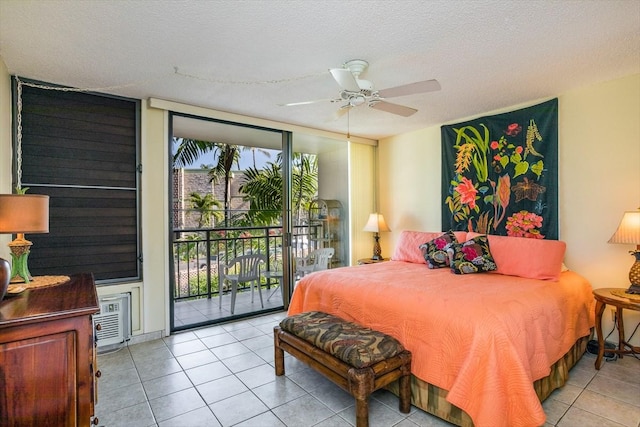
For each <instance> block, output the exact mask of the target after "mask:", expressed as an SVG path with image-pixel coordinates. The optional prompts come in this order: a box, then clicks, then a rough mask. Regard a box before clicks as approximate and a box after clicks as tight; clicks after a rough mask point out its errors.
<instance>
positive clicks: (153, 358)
mask: <svg viewBox="0 0 640 427" xmlns="http://www.w3.org/2000/svg"><path fill="white" fill-rule="evenodd" d="M283 317H284V313H283V312H279V313H277V314H269V315H265V316H261V317H256V318H252V319H245V320H241V321H237V322H233V323H227V324H222V325H216V326H211V327H207V328H202V329H197V330H193V331H189V332H183V333H179V334H175V335H172V336H170V337H166V338H163V339H158V340H155V341H149V342H145V343H141V344H136V345H131V346H128V347H124V348H123V349H121V350H120V351H117V352H114V353H111V354H103V355H99V356H98V365H99V367H100V370H101V371H102V373H103V375H102V377H101V378H100V380H99V381H98V390H99V396H98V399H99V400H98V405H97V407H96V415H97V416H98V418H99V420H100V422H99V425H101V426H108V427H118V426H126V427H130V426H136V427H144V426H158V427H169V426H178V427H196V426H207V427H216V426H255V427H269V426H279V427H284V426H287V427H294V426H295V427H302V426H317V427H349V426H353V425H355V405H354V400H353V398H352V397H351V396H349V395H348V394H347V393H345V392H344V391H342V390H341V389H340V388H338V387H337V386H335V385H333V383H331V382H329V381H328V380H326V379H324V377H322V376H320V375H319V374H317V373H316V372H315V371H313V370H311V369H310V368H308V367H307V366H306V365H304V364H302V363H300V362H298V361H296V360H294V359H292V358H291V357H290V356H288V355H286V356H285V367H286V375H285V376H283V377H276V376H275V372H274V366H273V359H274V355H273V326H274V325H276V324H277V323H278V322H279V321H280V320H281V319H282V318H283ZM594 361H595V357H594V356H592V355H589V354H585V355H584V356H583V357H582V359H581V360H580V362H579V363H578V364H577V365H576V366H575V367H574V368H573V369H572V370H571V372H570V379H569V382H568V383H567V384H566V385H565V386H564V387H563V388H561V389H559V390H556V391H555V392H554V393H553V394H552V395H551V396H550V397H549V399H547V400H546V401H545V402H544V403H543V407H544V410H545V413H546V414H547V424H545V427H549V426H560V427H577V426H581V427H582V426H598V427H600V426H609V427H620V426H626V427H640V399H638V396H640V360H637V359H635V358H633V357H625V358H624V359H619V360H617V361H614V362H604V363H603V365H604V366H603V367H602V369H601V370H600V371H596V370H595V369H594V366H593V364H594ZM370 425H371V426H372V427H387V426H396V427H416V426H432V427H433V426H449V425H450V424H449V423H446V422H444V421H442V420H440V419H438V418H435V417H433V416H431V415H428V414H426V413H425V412H423V411H421V410H419V409H417V408H415V407H412V408H411V413H409V414H403V413H401V412H399V411H398V399H397V397H396V396H394V395H392V394H391V393H389V392H386V391H378V392H376V393H374V395H373V396H372V398H371V400H370Z"/></svg>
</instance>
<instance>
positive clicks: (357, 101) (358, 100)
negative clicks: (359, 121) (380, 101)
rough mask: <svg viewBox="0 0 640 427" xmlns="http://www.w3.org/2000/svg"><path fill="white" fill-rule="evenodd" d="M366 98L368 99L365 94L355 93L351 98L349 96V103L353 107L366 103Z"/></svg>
mask: <svg viewBox="0 0 640 427" xmlns="http://www.w3.org/2000/svg"><path fill="white" fill-rule="evenodd" d="M366 100H367V99H366V98H365V97H364V95H353V96H352V97H351V98H349V104H350V105H351V106H352V107H357V106H359V105H362V104H364V103H365V101H366Z"/></svg>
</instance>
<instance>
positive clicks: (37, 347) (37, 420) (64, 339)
mask: <svg viewBox="0 0 640 427" xmlns="http://www.w3.org/2000/svg"><path fill="white" fill-rule="evenodd" d="M98 311H99V306H98V297H97V294H96V287H95V283H94V280H93V276H92V275H91V274H81V275H75V276H71V278H70V280H69V281H67V282H65V283H62V284H59V285H55V286H49V287H42V288H33V289H27V290H26V291H24V292H22V293H21V294H19V295H15V296H9V297H5V299H4V300H3V301H2V302H0V426H35V425H37V426H56V427H58V426H88V425H90V424H92V423H97V419H94V418H93V415H94V404H95V398H96V392H97V384H96V381H95V378H96V377H98V376H100V372H99V371H98V370H97V365H96V353H95V339H94V330H93V322H92V319H91V316H92V315H93V314H95V313H97V312H98Z"/></svg>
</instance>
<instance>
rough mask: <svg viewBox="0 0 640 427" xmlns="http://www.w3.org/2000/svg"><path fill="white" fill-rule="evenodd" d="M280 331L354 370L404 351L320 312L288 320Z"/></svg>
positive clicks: (384, 337)
mask: <svg viewBox="0 0 640 427" xmlns="http://www.w3.org/2000/svg"><path fill="white" fill-rule="evenodd" d="M280 327H281V328H282V330H284V331H287V332H289V333H291V334H293V335H295V336H297V337H298V338H301V339H303V340H305V341H307V342H309V343H311V344H313V345H314V346H316V347H318V348H320V349H322V350H324V351H325V352H326V353H329V354H331V355H333V356H334V357H336V358H338V359H340V360H342V361H343V362H345V363H346V364H348V365H351V366H353V367H355V368H365V367H367V366H370V365H373V364H375V363H378V362H381V361H383V360H386V359H389V358H390V357H394V356H397V355H398V354H399V353H400V352H402V351H403V350H404V347H403V346H402V344H400V342H398V340H396V339H395V338H393V337H391V336H389V335H386V334H383V333H382V332H378V331H374V330H373V329H369V328H366V327H364V326H360V325H358V324H356V323H352V322H347V321H346V320H342V319H340V318H339V317H336V316H333V315H331V314H327V313H322V312H319V311H310V312H305V313H300V314H296V315H294V316H289V317H287V318H285V319H283V320H282V321H281V322H280Z"/></svg>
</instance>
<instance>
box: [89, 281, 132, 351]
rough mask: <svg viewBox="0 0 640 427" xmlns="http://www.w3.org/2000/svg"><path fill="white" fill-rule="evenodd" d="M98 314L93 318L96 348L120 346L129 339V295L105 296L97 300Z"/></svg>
mask: <svg viewBox="0 0 640 427" xmlns="http://www.w3.org/2000/svg"><path fill="white" fill-rule="evenodd" d="M99 305H100V313H98V314H96V315H94V316H93V326H94V329H95V327H96V325H97V324H100V330H97V329H96V342H97V346H98V348H101V347H105V346H110V345H114V344H122V343H123V342H125V341H128V340H129V338H130V337H131V294H130V293H122V294H114V295H105V296H103V297H100V298H99Z"/></svg>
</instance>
